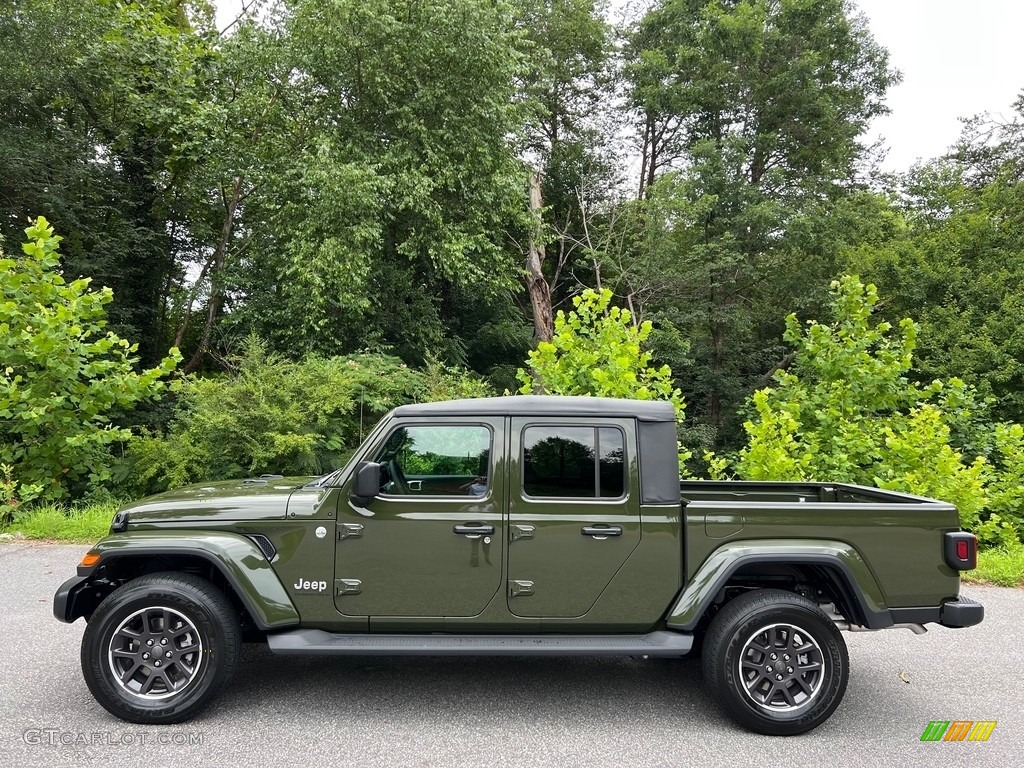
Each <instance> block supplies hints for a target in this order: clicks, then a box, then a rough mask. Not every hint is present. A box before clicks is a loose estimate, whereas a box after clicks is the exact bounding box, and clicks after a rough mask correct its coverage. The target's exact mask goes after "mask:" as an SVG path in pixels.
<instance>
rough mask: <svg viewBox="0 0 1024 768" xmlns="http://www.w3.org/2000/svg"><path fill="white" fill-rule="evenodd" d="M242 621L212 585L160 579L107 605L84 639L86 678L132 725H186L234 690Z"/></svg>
mask: <svg viewBox="0 0 1024 768" xmlns="http://www.w3.org/2000/svg"><path fill="white" fill-rule="evenodd" d="M240 643H241V636H240V631H239V627H238V614H237V612H236V611H235V609H234V608H233V607H232V605H231V603H230V601H229V600H228V599H227V597H225V595H224V594H223V593H222V592H221V591H220V590H218V589H217V588H216V587H214V586H213V585H212V584H211V583H210V582H208V581H206V580H205V579H201V578H199V577H198V576H193V575H191V574H185V573H154V574H151V575H148V576H142V577H140V578H138V579H134V580H132V581H130V582H128V583H127V584H124V585H122V586H121V587H119V588H118V589H116V590H115V591H114V592H112V593H111V594H110V595H108V596H107V597H106V599H104V600H103V602H102V603H100V605H99V607H98V608H97V609H96V612H95V613H94V614H93V615H92V618H91V619H90V620H89V623H88V624H87V625H86V629H85V635H84V637H83V638H82V672H83V674H84V675H85V682H86V684H87V685H88V686H89V690H90V691H91V692H92V695H93V696H95V697H96V701H98V702H99V703H100V704H101V705H102V706H103V707H104V709H106V710H107V711H108V712H110V713H111V714H113V715H116V716H117V717H119V718H121V719H122V720H127V721H128V722H131V723H145V724H152V723H180V722H182V721H184V720H188V719H189V718H191V717H193V716H194V715H195V714H196V713H197V712H199V710H201V709H202V708H203V707H205V706H206V705H207V704H209V703H210V701H212V700H213V699H214V698H215V697H216V695H217V694H218V693H219V692H220V690H221V689H222V688H223V687H224V686H225V685H226V684H227V682H228V680H229V679H230V678H231V675H232V674H233V673H234V670H235V667H236V665H237V663H238V656H239V650H240Z"/></svg>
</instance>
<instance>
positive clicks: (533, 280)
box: [526, 172, 554, 342]
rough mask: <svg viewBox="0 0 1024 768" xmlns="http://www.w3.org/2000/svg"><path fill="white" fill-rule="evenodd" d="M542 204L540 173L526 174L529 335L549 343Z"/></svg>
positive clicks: (550, 323)
mask: <svg viewBox="0 0 1024 768" xmlns="http://www.w3.org/2000/svg"><path fill="white" fill-rule="evenodd" d="M543 207H544V203H543V201H542V200H541V196H540V174H539V173H537V172H533V173H531V174H530V213H531V214H532V215H533V220H534V221H533V231H532V232H531V233H530V243H529V247H528V248H527V253H526V271H527V273H528V274H527V277H526V288H527V290H528V291H529V293H530V304H531V306H532V307H533V336H534V338H535V339H536V340H537V341H538V342H540V341H551V337H552V334H553V326H554V316H553V314H552V311H551V286H550V285H548V281H547V280H546V279H545V278H544V270H543V266H544V243H543V242H541V233H542V231H543V229H542V228H543V225H544V221H543V218H542V209H543Z"/></svg>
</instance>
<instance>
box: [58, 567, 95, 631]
mask: <svg viewBox="0 0 1024 768" xmlns="http://www.w3.org/2000/svg"><path fill="white" fill-rule="evenodd" d="M87 578H88V577H86V576H72V577H71V578H70V579H68V580H67V581H65V582H64V583H63V584H61V585H60V588H59V589H58V590H57V593H56V594H55V595H54V596H53V615H54V618H56V619H57V621H63V622H66V623H68V624H70V623H71V622H73V621H75V620H76V619H77V618H78V617H79V616H82V615H83V614H82V613H76V612H75V599H76V598H77V597H78V594H79V593H80V592H81V590H82V586H83V585H84V584H85V581H86V579H87Z"/></svg>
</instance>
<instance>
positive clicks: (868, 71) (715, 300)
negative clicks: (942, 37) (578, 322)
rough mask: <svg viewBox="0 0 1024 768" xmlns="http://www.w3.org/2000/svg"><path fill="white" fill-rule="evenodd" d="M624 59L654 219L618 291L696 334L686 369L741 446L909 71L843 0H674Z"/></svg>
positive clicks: (694, 399)
mask: <svg viewBox="0 0 1024 768" xmlns="http://www.w3.org/2000/svg"><path fill="white" fill-rule="evenodd" d="M625 58H626V61H625V63H624V71H625V75H626V79H627V81H628V94H627V98H628V101H629V104H630V106H631V107H632V108H633V114H634V116H635V122H636V132H637V134H638V136H637V143H638V144H639V145H640V146H642V147H643V153H642V156H641V157H640V166H641V188H640V189H641V193H642V195H643V196H644V198H645V215H646V216H647V218H648V224H647V226H646V227H645V228H644V236H645V241H644V242H643V244H642V246H641V248H640V249H639V253H637V254H636V258H635V259H634V260H628V261H626V262H625V263H624V264H622V265H620V268H619V269H617V270H616V272H617V273H618V274H616V275H614V279H615V280H616V281H617V283H620V284H622V285H623V286H624V287H617V288H616V292H617V293H620V294H622V295H626V294H639V295H644V294H647V301H648V303H649V304H651V305H654V306H655V307H656V311H657V312H658V315H659V319H660V318H667V319H669V320H670V321H671V322H672V324H673V325H674V326H675V327H676V328H678V329H679V330H680V331H681V332H682V333H683V334H684V335H685V336H686V337H687V338H689V339H690V340H691V341H692V364H691V365H688V366H685V367H678V366H677V367H676V368H675V369H674V370H675V373H676V375H677V376H679V377H681V380H683V381H686V382H687V384H686V391H687V396H688V399H689V401H690V402H691V403H692V404H693V407H694V411H693V413H694V414H695V415H696V416H697V417H698V418H699V419H701V420H703V421H705V422H707V423H708V424H710V425H711V426H712V427H714V428H715V429H716V430H718V431H719V435H720V437H719V439H720V440H721V439H724V440H726V441H731V440H733V439H734V435H735V433H736V431H737V429H736V427H737V424H736V419H735V413H736V411H737V410H738V407H739V405H740V403H741V401H742V400H743V399H744V398H745V397H746V396H747V395H748V393H749V392H750V389H751V388H752V386H751V385H752V383H753V382H754V381H755V380H756V379H759V378H761V377H762V376H764V374H765V372H766V371H769V370H770V369H771V368H772V366H773V365H774V364H775V363H776V362H777V361H778V360H779V355H778V354H777V352H778V347H777V343H776V340H777V339H778V333H779V328H778V320H779V318H781V317H782V316H783V315H784V313H786V312H789V311H792V310H793V309H796V308H799V307H801V306H803V305H806V304H807V303H811V302H813V301H815V300H816V299H818V298H819V296H818V294H819V293H820V290H821V286H822V284H823V282H824V281H826V280H828V279H830V278H831V277H832V276H833V275H834V274H835V272H836V271H837V270H836V269H835V253H836V251H837V248H836V244H837V241H840V242H841V241H842V240H843V239H844V237H845V235H846V232H847V231H848V230H843V229H840V228H837V227H835V226H828V225H825V224H824V222H825V221H827V220H829V218H831V212H832V210H833V209H834V208H836V207H837V206H839V205H840V204H841V201H842V200H843V199H844V198H845V197H846V196H848V195H850V194H852V193H853V189H854V186H855V185H854V183H853V182H854V178H855V173H854V168H855V165H856V162H857V160H858V158H859V157H860V156H862V154H863V147H862V146H861V145H860V143H859V141H858V137H859V135H860V134H861V133H862V132H863V130H864V129H865V127H866V126H867V124H868V122H869V121H870V119H871V118H872V117H873V116H874V115H877V114H879V113H881V112H884V111H885V107H884V104H883V98H884V94H885V91H886V89H887V88H888V87H889V86H890V85H892V84H893V83H894V82H896V80H897V76H896V74H895V73H894V72H893V71H892V70H890V69H889V67H888V62H887V55H886V52H885V50H884V49H883V48H881V47H880V46H879V45H878V44H877V43H876V42H875V41H874V40H873V39H872V37H871V34H870V32H869V30H868V29H867V26H866V24H865V21H864V19H863V18H861V17H859V16H858V15H857V14H856V13H855V12H854V10H853V8H852V6H851V4H850V3H847V2H843V0H781V1H780V0H745V1H744V2H719V0H662V1H661V2H657V3H654V4H652V6H651V7H650V10H649V11H648V12H647V13H646V14H645V15H644V16H643V18H642V19H641V20H640V22H639V23H638V24H637V25H636V27H635V28H634V29H632V30H630V34H629V40H628V47H627V53H626V57H625Z"/></svg>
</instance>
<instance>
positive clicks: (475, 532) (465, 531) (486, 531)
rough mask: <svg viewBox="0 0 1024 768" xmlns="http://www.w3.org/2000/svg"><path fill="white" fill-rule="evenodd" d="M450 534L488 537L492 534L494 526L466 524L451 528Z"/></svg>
mask: <svg viewBox="0 0 1024 768" xmlns="http://www.w3.org/2000/svg"><path fill="white" fill-rule="evenodd" d="M452 533H457V534H459V535H461V536H470V537H478V536H490V535H491V534H492V533H494V526H493V525H488V524H486V523H468V524H466V525H456V526H454V527H452Z"/></svg>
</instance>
